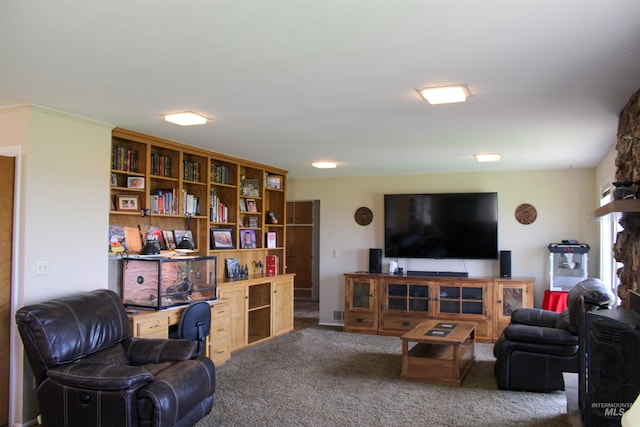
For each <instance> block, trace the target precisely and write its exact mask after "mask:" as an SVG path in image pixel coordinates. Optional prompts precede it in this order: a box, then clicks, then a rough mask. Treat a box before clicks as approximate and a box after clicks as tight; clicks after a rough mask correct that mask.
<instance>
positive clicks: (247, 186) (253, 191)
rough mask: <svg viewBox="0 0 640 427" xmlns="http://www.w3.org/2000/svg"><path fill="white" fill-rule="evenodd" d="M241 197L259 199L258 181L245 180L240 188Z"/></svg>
mask: <svg viewBox="0 0 640 427" xmlns="http://www.w3.org/2000/svg"><path fill="white" fill-rule="evenodd" d="M242 195H243V196H252V197H259V196H260V180H259V179H250V178H245V180H244V184H243V186H242Z"/></svg>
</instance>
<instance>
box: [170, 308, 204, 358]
mask: <svg viewBox="0 0 640 427" xmlns="http://www.w3.org/2000/svg"><path fill="white" fill-rule="evenodd" d="M210 329H211V307H210V306H209V303H207V302H205V301H198V302H192V303H191V304H189V305H188V306H187V308H185V309H184V311H183V312H182V316H181V317H180V323H179V324H178V327H177V328H176V329H175V330H172V331H170V334H169V337H170V338H184V339H187V340H191V341H194V342H195V343H196V354H197V355H200V354H202V353H203V352H204V348H205V340H206V339H207V336H208V335H209V331H210Z"/></svg>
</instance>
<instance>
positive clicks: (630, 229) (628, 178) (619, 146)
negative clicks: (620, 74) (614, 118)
mask: <svg viewBox="0 0 640 427" xmlns="http://www.w3.org/2000/svg"><path fill="white" fill-rule="evenodd" d="M616 152H617V155H616V181H619V182H632V183H633V185H632V189H633V191H634V193H635V194H636V196H637V197H639V196H640V90H638V91H637V92H636V93H634V94H633V96H631V98H630V99H629V101H628V102H627V105H625V107H624V108H623V109H622V111H621V112H620V119H619V122H618V139H617V142H616ZM620 225H622V227H623V228H624V230H623V231H621V232H620V233H618V236H617V238H616V243H615V245H614V248H613V256H614V257H615V259H616V260H617V261H618V262H620V263H622V264H623V267H622V268H620V269H619V270H618V278H619V279H620V285H619V286H618V295H619V296H620V298H622V299H623V300H624V301H627V294H628V291H629V289H631V290H634V291H638V289H639V283H638V282H639V281H640V212H638V215H633V214H624V215H623V216H622V219H621V220H620Z"/></svg>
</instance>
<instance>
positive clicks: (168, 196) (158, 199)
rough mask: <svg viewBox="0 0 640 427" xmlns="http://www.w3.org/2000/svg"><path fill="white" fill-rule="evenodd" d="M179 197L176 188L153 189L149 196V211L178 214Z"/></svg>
mask: <svg viewBox="0 0 640 427" xmlns="http://www.w3.org/2000/svg"><path fill="white" fill-rule="evenodd" d="M177 201H178V199H177V197H176V190H175V189H168V190H153V191H152V192H151V195H150V197H149V212H151V213H152V214H162V215H174V214H177V213H178V211H177V206H176V204H177Z"/></svg>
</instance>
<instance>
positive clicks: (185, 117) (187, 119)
mask: <svg viewBox="0 0 640 427" xmlns="http://www.w3.org/2000/svg"><path fill="white" fill-rule="evenodd" d="M164 119H165V120H166V121H168V122H171V123H175V124H177V125H180V126H193V125H203V124H205V123H207V118H206V117H204V116H201V115H200V114H196V113H192V112H191V111H185V112H183V113H173V114H165V116H164Z"/></svg>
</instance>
